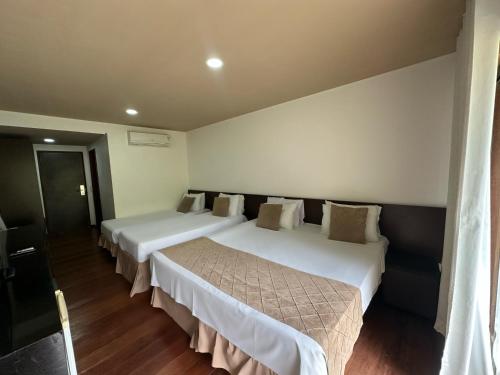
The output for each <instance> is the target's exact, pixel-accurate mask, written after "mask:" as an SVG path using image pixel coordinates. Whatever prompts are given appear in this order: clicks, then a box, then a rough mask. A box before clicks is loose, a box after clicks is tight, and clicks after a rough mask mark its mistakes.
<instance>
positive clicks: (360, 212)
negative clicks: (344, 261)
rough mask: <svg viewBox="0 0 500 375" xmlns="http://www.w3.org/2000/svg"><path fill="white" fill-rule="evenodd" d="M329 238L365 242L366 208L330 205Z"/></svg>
mask: <svg viewBox="0 0 500 375" xmlns="http://www.w3.org/2000/svg"><path fill="white" fill-rule="evenodd" d="M330 207H331V208H330V210H331V211H330V236H329V237H328V238H329V239H330V240H336V241H345V242H354V243H366V235H365V229H366V217H367V216H368V208H366V207H364V208H353V207H343V206H336V205H333V204H332V205H331V206H330Z"/></svg>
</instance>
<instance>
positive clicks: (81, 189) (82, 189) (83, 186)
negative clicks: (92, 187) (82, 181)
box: [80, 185, 85, 195]
mask: <svg viewBox="0 0 500 375" xmlns="http://www.w3.org/2000/svg"><path fill="white" fill-rule="evenodd" d="M80 195H85V185H80Z"/></svg>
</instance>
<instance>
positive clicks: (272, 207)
mask: <svg viewBox="0 0 500 375" xmlns="http://www.w3.org/2000/svg"><path fill="white" fill-rule="evenodd" d="M282 209H283V205H281V204H269V203H262V204H261V205H260V207H259V216H258V217H257V224H256V225H257V226H258V227H260V228H266V229H271V230H279V229H280V218H281V210H282Z"/></svg>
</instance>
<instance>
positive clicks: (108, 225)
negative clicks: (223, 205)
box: [98, 209, 208, 257]
mask: <svg viewBox="0 0 500 375" xmlns="http://www.w3.org/2000/svg"><path fill="white" fill-rule="evenodd" d="M207 211H208V210H206V209H205V210H202V211H196V212H188V213H181V212H177V211H176V210H162V211H158V212H152V213H148V214H144V215H136V216H129V217H124V218H119V219H111V220H104V221H103V222H102V223H101V236H100V237H99V242H98V245H99V246H101V247H103V248H105V249H107V250H109V251H110V252H111V255H113V256H114V257H116V253H117V248H118V235H119V234H120V233H121V232H122V231H123V230H125V229H127V228H130V227H133V226H135V225H142V224H149V223H153V222H158V221H164V220H170V219H173V218H180V217H183V216H186V215H188V216H191V215H198V214H200V213H206V212H207Z"/></svg>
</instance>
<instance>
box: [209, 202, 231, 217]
mask: <svg viewBox="0 0 500 375" xmlns="http://www.w3.org/2000/svg"><path fill="white" fill-rule="evenodd" d="M228 214H229V198H224V197H216V198H215V199H214V208H213V210H212V215H214V216H220V217H226V216H227V215H228Z"/></svg>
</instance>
